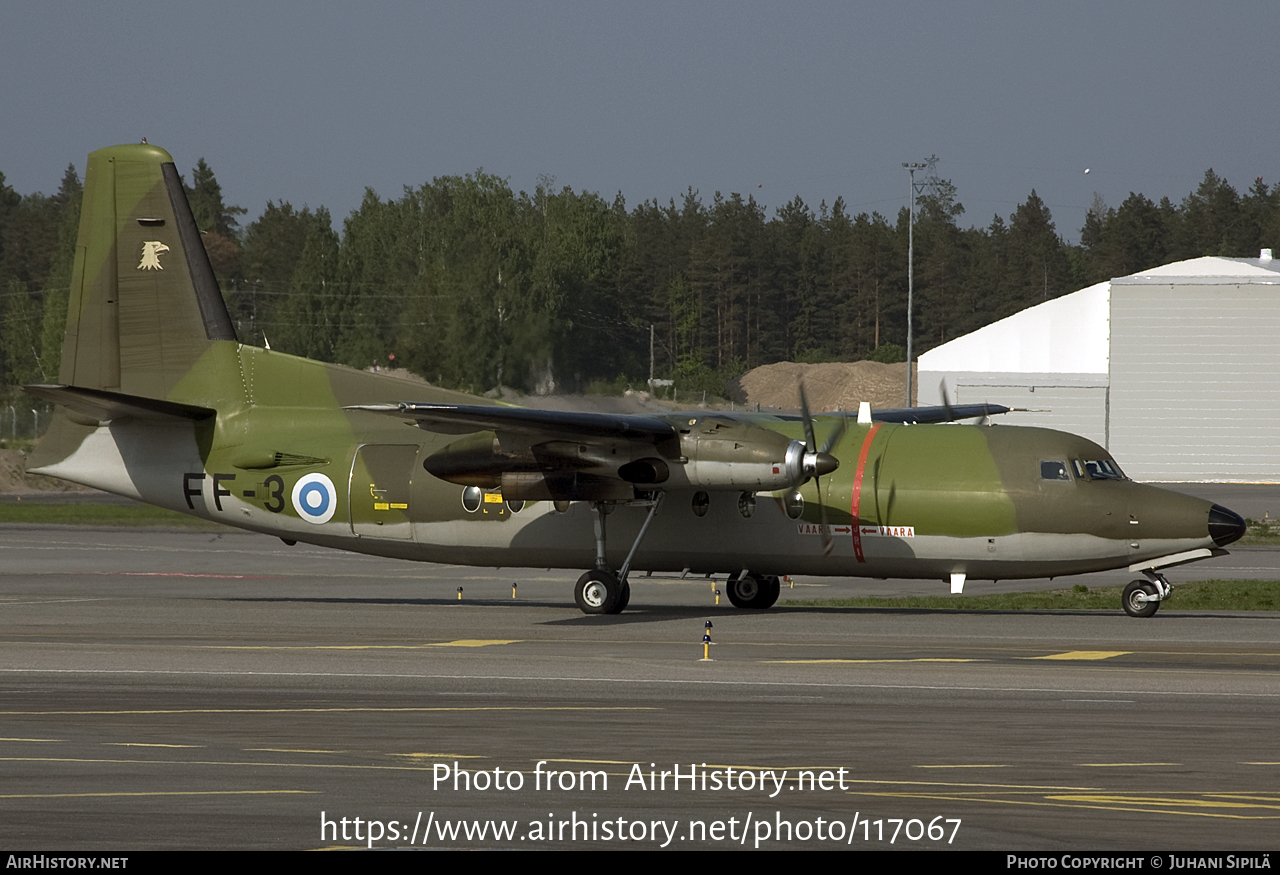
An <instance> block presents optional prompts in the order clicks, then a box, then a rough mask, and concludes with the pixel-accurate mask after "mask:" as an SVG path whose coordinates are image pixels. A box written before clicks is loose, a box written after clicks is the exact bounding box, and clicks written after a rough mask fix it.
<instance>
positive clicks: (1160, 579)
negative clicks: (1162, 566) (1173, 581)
mask: <svg viewBox="0 0 1280 875" xmlns="http://www.w3.org/2000/svg"><path fill="white" fill-rule="evenodd" d="M1144 573H1146V574H1147V576H1148V577H1149V578H1150V579H1149V580H1135V581H1133V582H1132V583H1130V584H1129V585H1128V586H1126V587H1125V588H1124V595H1122V596H1121V597H1120V604H1121V606H1122V607H1123V608H1124V612H1125V613H1126V614H1128V615H1129V616H1130V617H1151V616H1154V615H1155V612H1156V611H1158V610H1160V602H1162V601H1164V600H1165V599H1167V598H1168V597H1169V596H1170V595H1172V593H1173V587H1172V586H1171V585H1170V584H1169V581H1168V580H1166V579H1165V577H1164V575H1163V574H1160V573H1158V572H1149V573H1148V572H1144Z"/></svg>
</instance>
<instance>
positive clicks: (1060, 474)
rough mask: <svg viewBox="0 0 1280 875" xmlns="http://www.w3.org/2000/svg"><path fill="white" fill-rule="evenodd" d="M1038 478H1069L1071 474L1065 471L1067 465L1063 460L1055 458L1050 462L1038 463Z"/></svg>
mask: <svg viewBox="0 0 1280 875" xmlns="http://www.w3.org/2000/svg"><path fill="white" fill-rule="evenodd" d="M1040 479H1041V480H1070V479H1071V475H1070V474H1068V473H1067V466H1066V463H1064V462H1059V461H1057V460H1056V459H1055V460H1054V461H1052V462H1041V463H1040Z"/></svg>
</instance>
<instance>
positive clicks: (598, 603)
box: [573, 569, 622, 614]
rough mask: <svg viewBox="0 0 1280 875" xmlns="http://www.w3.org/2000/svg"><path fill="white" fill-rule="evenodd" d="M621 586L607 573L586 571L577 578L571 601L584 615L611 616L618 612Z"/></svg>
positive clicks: (616, 579)
mask: <svg viewBox="0 0 1280 875" xmlns="http://www.w3.org/2000/svg"><path fill="white" fill-rule="evenodd" d="M621 597H622V585H621V584H619V583H618V578H616V577H614V576H613V575H612V574H611V573H610V572H608V571H600V570H599V569H597V570H594V571H588V572H587V573H586V574H584V575H582V576H581V577H579V578H578V583H577V585H576V586H575V587H574V588H573V600H574V601H576V602H577V603H578V608H579V609H581V611H582V613H584V614H613V613H616V612H617V611H618V604H619V603H620V599H621Z"/></svg>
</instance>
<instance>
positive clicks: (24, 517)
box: [0, 501, 225, 531]
mask: <svg viewBox="0 0 1280 875" xmlns="http://www.w3.org/2000/svg"><path fill="white" fill-rule="evenodd" d="M0 523H28V524H31V525H42V526H51V525H53V526H178V527H181V528H184V529H204V530H209V531H213V530H218V529H223V528H225V527H224V526H222V525H220V524H218V523H214V522H210V521H208V520H202V519H200V518H199V517H193V516H187V515H186V514H182V513H178V512H177V511H175V510H166V509H165V508H162V507H152V506H151V505H149V504H124V505H122V504H74V503H71V504H44V503H36V502H24V501H15V502H12V503H9V502H5V503H3V504H0Z"/></svg>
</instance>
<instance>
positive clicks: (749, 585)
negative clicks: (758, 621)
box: [726, 574, 782, 610]
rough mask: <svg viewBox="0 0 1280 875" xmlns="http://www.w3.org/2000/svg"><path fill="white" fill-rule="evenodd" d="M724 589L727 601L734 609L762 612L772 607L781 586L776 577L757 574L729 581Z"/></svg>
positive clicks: (745, 575)
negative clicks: (726, 593) (727, 595)
mask: <svg viewBox="0 0 1280 875" xmlns="http://www.w3.org/2000/svg"><path fill="white" fill-rule="evenodd" d="M726 589H727V590H728V594H729V601H730V603H732V605H733V606H734V607H735V608H748V609H751V610H763V609H765V608H771V607H773V603H774V602H776V601H777V600H778V593H780V592H781V591H782V584H781V583H780V582H779V580H778V578H776V577H761V576H760V575H758V574H744V575H742V576H740V577H733V578H730V579H729V582H728V584H727V585H726Z"/></svg>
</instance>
